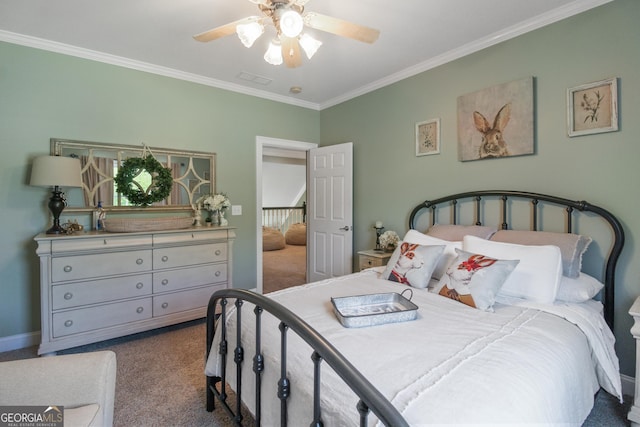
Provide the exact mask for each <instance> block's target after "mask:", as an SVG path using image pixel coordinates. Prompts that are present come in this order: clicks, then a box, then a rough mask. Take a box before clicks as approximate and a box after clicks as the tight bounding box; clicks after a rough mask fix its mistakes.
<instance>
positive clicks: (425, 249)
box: [382, 242, 444, 289]
mask: <svg viewBox="0 0 640 427" xmlns="http://www.w3.org/2000/svg"><path fill="white" fill-rule="evenodd" d="M443 251H444V246H423V245H418V244H417V243H409V242H401V243H400V244H399V245H398V247H397V248H396V249H395V250H394V251H393V254H392V255H391V258H390V259H389V262H388V263H387V267H386V268H385V270H384V272H383V273H382V278H383V279H387V280H391V281H392V282H398V283H404V284H406V285H411V286H413V287H414V288H422V289H424V288H426V287H427V285H429V280H430V279H431V274H432V273H433V270H434V268H436V265H437V264H438V260H439V259H440V255H442V252H443Z"/></svg>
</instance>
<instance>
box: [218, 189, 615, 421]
mask: <svg viewBox="0 0 640 427" xmlns="http://www.w3.org/2000/svg"><path fill="white" fill-rule="evenodd" d="M543 225H544V231H543V230H542V228H543V227H542V226H543ZM547 230H551V231H547ZM623 245H624V234H623V231H622V227H621V225H620V223H619V221H618V220H617V219H616V218H615V217H614V216H613V215H612V214H611V213H610V212H608V211H607V210H605V209H602V208H600V207H598V206H594V205H591V204H589V203H587V202H584V201H571V200H568V199H564V198H560V197H555V196H548V195H543V194H535V193H527V192H519V191H476V192H467V193H460V194H454V195H450V196H445V197H441V198H439V199H435V200H428V201H425V202H424V203H421V204H420V205H418V206H416V207H415V208H414V209H413V210H412V211H411V213H410V214H409V231H408V232H407V233H406V235H405V236H404V237H403V241H402V242H401V243H400V244H399V246H398V248H397V249H396V251H395V252H394V254H393V256H392V258H391V260H390V261H389V264H388V265H387V267H382V268H374V269H368V270H365V271H362V272H359V273H355V274H351V275H347V276H343V277H337V278H332V279H328V280H325V281H321V282H315V283H310V284H306V285H303V286H300V287H296V288H290V289H285V290H282V291H279V292H275V293H273V294H270V295H269V298H266V297H264V296H262V295H258V294H255V293H253V292H251V291H247V290H241V289H228V290H222V291H218V292H216V293H215V294H214V295H213V296H212V297H211V300H210V304H209V310H208V316H207V358H206V367H205V374H206V380H207V410H209V411H211V410H214V408H215V406H216V403H219V404H220V406H222V407H223V408H225V410H227V411H228V412H229V413H230V415H231V416H232V417H233V418H234V420H235V422H236V423H237V424H241V423H242V416H241V415H240V411H239V409H240V405H241V403H244V404H245V405H246V407H247V408H248V410H249V411H250V412H251V414H252V417H253V419H254V420H255V422H256V425H277V424H280V425H309V424H310V425H317V426H320V425H331V426H342V425H345V426H346V425H357V424H360V425H361V426H365V425H387V426H404V425H412V426H416V425H427V424H428V425H434V424H436V425H437V424H458V425H463V424H496V423H504V424H507V425H508V424H523V423H535V424H544V425H581V423H582V422H583V421H584V420H585V418H586V417H587V416H588V414H589V412H590V411H591V408H592V407H593V402H594V395H595V393H597V392H598V391H599V390H600V389H604V390H605V392H607V393H610V394H612V395H614V396H616V397H618V398H620V399H621V396H622V393H621V384H620V376H619V373H618V360H617V357H616V354H615V351H614V337H613V334H612V332H611V329H610V328H612V326H613V307H614V305H613V300H614V289H615V287H614V285H615V268H616V263H617V259H618V257H619V255H620V252H621V250H622V247H623ZM416 260H420V262H416ZM470 272H472V273H473V274H471V275H470ZM587 272H588V273H587ZM594 276H595V277H594ZM596 277H601V279H597V278H596ZM405 289H410V290H411V293H412V296H411V302H412V303H413V304H415V305H416V306H417V307H418V308H417V310H416V318H415V319H414V320H410V321H399V322H393V321H392V322H388V323H385V322H382V324H376V325H375V326H367V327H345V326H343V324H341V323H340V321H339V313H336V311H335V309H334V305H333V304H332V298H333V299H340V298H347V297H354V296H355V297H359V296H370V295H371V294H381V295H390V294H399V293H402V292H403V291H404V290H405ZM368 315H371V314H370V313H368ZM372 316H373V315H372ZM378 318H379V317H378ZM372 324H373V323H372ZM224 384H229V385H230V386H231V388H232V389H233V390H235V392H236V394H237V397H238V399H237V400H236V404H235V408H234V407H232V406H233V405H231V404H230V403H229V402H228V401H227V399H228V396H227V392H226V389H225V387H224ZM245 389H248V390H249V391H248V392H245Z"/></svg>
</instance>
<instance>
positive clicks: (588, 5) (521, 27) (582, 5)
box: [320, 0, 613, 111]
mask: <svg viewBox="0 0 640 427" xmlns="http://www.w3.org/2000/svg"><path fill="white" fill-rule="evenodd" d="M612 1H613V0H576V1H574V2H572V3H570V4H567V5H565V6H563V7H559V8H557V9H554V10H552V11H550V12H548V13H544V14H542V15H538V16H536V17H534V18H531V19H529V20H527V21H524V22H520V23H519V24H516V25H512V26H511V27H508V28H505V29H504V30H502V31H500V32H496V33H493V34H489V35H488V36H486V37H483V38H480V39H478V40H475V41H473V42H472V43H468V44H466V45H464V46H460V47H459V48H457V49H452V50H450V51H448V52H444V53H443V54H442V55H438V56H436V57H434V58H431V59H429V60H427V61H424V62H421V63H419V64H416V65H414V66H412V67H409V68H405V69H404V70H401V71H399V72H397V73H394V74H391V75H389V76H386V77H384V78H382V79H380V80H377V81H375V82H372V83H370V84H368V85H365V86H362V87H360V88H359V89H356V90H353V91H350V92H346V93H344V94H343V95H341V96H338V97H336V98H333V99H330V100H328V101H326V102H323V103H321V104H320V111H322V110H324V109H325V108H329V107H332V106H334V105H338V104H341V103H343V102H346V101H348V100H350V99H353V98H356V97H358V96H361V95H364V94H366V93H369V92H373V91H374V90H377V89H380V88H383V87H385V86H389V85H391V84H393V83H396V82H398V81H400V80H404V79H406V78H409V77H413V76H415V75H417V74H420V73H423V72H425V71H428V70H431V69H433V68H436V67H439V66H440V65H444V64H446V63H449V62H452V61H454V60H456V59H460V58H462V57H464V56H467V55H470V54H472V53H475V52H478V51H480V50H482V49H485V48H487V47H490V46H493V45H495V44H498V43H502V42H504V41H507V40H509V39H513V38H515V37H518V36H520V35H522V34H525V33H528V32H530V31H533V30H537V29H538V28H542V27H544V26H546V25H549V24H553V23H554V22H558V21H562V20H563V19H566V18H569V17H571V16H574V15H577V14H579V13H582V12H585V11H587V10H589V9H593V8H594V7H597V6H601V5H603V4H606V3H609V2H612Z"/></svg>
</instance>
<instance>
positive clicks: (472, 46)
mask: <svg viewBox="0 0 640 427" xmlns="http://www.w3.org/2000/svg"><path fill="white" fill-rule="evenodd" d="M612 1H614V0H575V1H574V2H572V3H569V4H567V5H565V6H563V7H559V8H557V9H554V10H552V11H550V12H548V13H544V14H541V15H538V16H536V17H534V18H532V19H529V20H526V21H523V22H521V23H519V24H517V25H513V26H511V27H509V28H507V29H505V30H502V31H500V32H496V33H493V34H490V35H488V36H487V37H484V38H481V39H478V40H476V41H475V42H473V43H469V44H467V45H465V46H461V47H460V48H457V49H453V50H450V51H448V52H445V53H443V54H441V55H439V56H436V57H434V58H432V59H430V60H428V61H424V62H421V63H419V64H416V65H414V66H411V67H408V68H405V69H404V70H401V71H399V72H397V73H394V74H391V75H389V76H386V77H384V78H382V79H379V80H377V81H375V82H372V83H370V84H367V85H365V86H361V87H360V88H358V89H356V90H353V91H350V92H346V93H344V94H343V95H341V96H339V97H336V98H332V99H330V100H328V101H326V102H323V103H320V104H318V103H313V102H308V101H302V100H299V99H295V98H291V97H287V96H282V95H277V94H274V93H271V92H267V91H263V90H259V89H252V88H248V87H246V86H242V85H238V84H233V83H229V82H225V81H222V80H217V79H212V78H209V77H204V76H201V75H198V74H193V73H187V72H184V71H180V70H175V69H172V68H168V67H162V66H159V65H155V64H150V63H147V62H142V61H136V60H133V59H129V58H124V57H121V56H116V55H111V54H107V53H103V52H98V51H94V50H90V49H84V48H80V47H77V46H72V45H67V44H64V43H58V42H54V41H51V40H45V39H41V38H37V37H32V36H26V35H23V34H18V33H12V32H9V31H3V30H0V41H4V42H7V43H13V44H18V45H22V46H27V47H32V48H35V49H42V50H46V51H50V52H56V53H61V54H64V55H70V56H75V57H78V58H84V59H89V60H92V61H97V62H103V63H105V64H111V65H116V66H119V67H124V68H129V69H133V70H138V71H143V72H146V73H151V74H156V75H160V76H165V77H170V78H174V79H178V80H184V81H188V82H192V83H197V84H201V85H205V86H210V87H215V88H218V89H223V90H228V91H231V92H236V93H241V94H244V95H249V96H255V97H258V98H263V99H267V100H270V101H275V102H281V103H284V104H290V105H294V106H298V107H303V108H308V109H311V110H316V111H321V110H323V109H325V108H329V107H333V106H335V105H338V104H341V103H343V102H346V101H349V100H351V99H353V98H357V97H358V96H361V95H364V94H367V93H369V92H373V91H374V90H377V89H380V88H383V87H385V86H389V85H391V84H393V83H396V82H398V81H400V80H404V79H406V78H409V77H413V76H415V75H417V74H420V73H423V72H425V71H428V70H431V69H433V68H435V67H438V66H440V65H444V64H446V63H448V62H451V61H454V60H456V59H459V58H462V57H464V56H466V55H470V54H472V53H475V52H478V51H480V50H482V49H485V48H487V47H490V46H493V45H496V44H498V43H501V42H503V41H506V40H509V39H512V38H515V37H518V36H520V35H522V34H525V33H528V32H530V31H533V30H536V29H539V28H542V27H544V26H546V25H549V24H553V23H555V22H558V21H561V20H563V19H566V18H569V17H571V16H574V15H577V14H579V13H582V12H585V11H587V10H589V9H593V8H595V7H598V6H601V5H603V4H606V3H610V2H612Z"/></svg>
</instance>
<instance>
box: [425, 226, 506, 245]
mask: <svg viewBox="0 0 640 427" xmlns="http://www.w3.org/2000/svg"><path fill="white" fill-rule="evenodd" d="M495 232H496V229H495V228H494V227H486V226H483V225H457V224H434V225H432V226H431V227H430V228H429V229H428V230H427V234H428V235H430V236H433V237H437V238H439V239H443V240H449V241H451V242H458V241H461V240H462V238H463V237H464V236H476V237H480V238H482V239H488V238H490V237H491V236H492V235H493V233H495Z"/></svg>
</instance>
